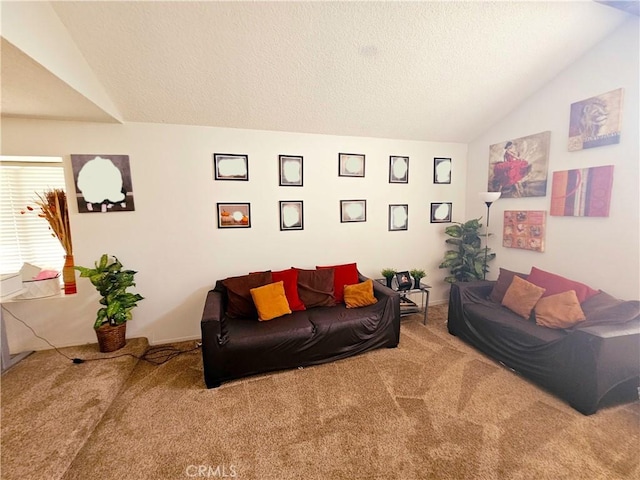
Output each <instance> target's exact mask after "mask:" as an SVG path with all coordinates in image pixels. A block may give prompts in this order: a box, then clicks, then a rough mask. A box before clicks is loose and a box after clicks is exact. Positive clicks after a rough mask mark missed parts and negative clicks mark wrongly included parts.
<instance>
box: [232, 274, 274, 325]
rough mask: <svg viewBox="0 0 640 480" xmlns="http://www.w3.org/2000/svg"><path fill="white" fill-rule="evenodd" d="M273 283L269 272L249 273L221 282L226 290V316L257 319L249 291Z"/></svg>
mask: <svg viewBox="0 0 640 480" xmlns="http://www.w3.org/2000/svg"><path fill="white" fill-rule="evenodd" d="M269 283H273V279H272V277H271V272H261V273H250V274H249V275H242V276H239V277H229V278H227V279H225V280H223V281H222V284H223V285H224V286H225V288H226V289H227V315H228V316H229V317H231V318H258V311H257V310H256V306H255V304H254V303H253V298H252V297H251V289H252V288H257V287H262V286H263V285H267V284H269Z"/></svg>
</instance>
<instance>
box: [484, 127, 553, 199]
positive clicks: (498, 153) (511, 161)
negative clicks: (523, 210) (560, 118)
mask: <svg viewBox="0 0 640 480" xmlns="http://www.w3.org/2000/svg"><path fill="white" fill-rule="evenodd" d="M550 139H551V132H541V133H536V134H534V135H528V136H526V137H521V138H515V139H513V140H507V141H505V142H500V143H496V144H495V145H491V146H490V147H489V185H488V191H489V192H501V193H502V197H503V198H519V197H544V196H545V195H546V194H547V170H548V163H549V141H550Z"/></svg>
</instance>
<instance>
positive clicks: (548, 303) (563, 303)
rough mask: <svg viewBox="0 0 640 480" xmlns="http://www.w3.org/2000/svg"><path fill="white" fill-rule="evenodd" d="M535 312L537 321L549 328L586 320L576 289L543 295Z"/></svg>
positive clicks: (570, 325)
mask: <svg viewBox="0 0 640 480" xmlns="http://www.w3.org/2000/svg"><path fill="white" fill-rule="evenodd" d="M534 312H535V316H536V323H537V324H538V325H542V326H543V327H548V328H569V327H572V326H574V325H575V324H576V323H579V322H582V321H584V320H585V316H584V312H583V311H582V309H581V308H580V302H579V301H578V296H577V295H576V292H575V291H574V290H568V291H566V292H562V293H556V294H555V295H549V296H548V297H542V298H541V299H540V300H538V303H536V306H535V309H534Z"/></svg>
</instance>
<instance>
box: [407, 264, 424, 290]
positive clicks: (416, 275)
mask: <svg viewBox="0 0 640 480" xmlns="http://www.w3.org/2000/svg"><path fill="white" fill-rule="evenodd" d="M409 275H411V277H413V288H415V289H419V288H420V280H422V279H423V278H424V277H425V276H426V275H427V274H426V273H425V271H424V270H419V269H417V268H414V269H413V270H409Z"/></svg>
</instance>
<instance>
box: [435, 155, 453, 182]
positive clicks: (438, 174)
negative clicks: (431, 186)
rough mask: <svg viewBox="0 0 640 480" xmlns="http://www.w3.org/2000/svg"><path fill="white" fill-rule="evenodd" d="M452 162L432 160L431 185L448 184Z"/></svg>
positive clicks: (447, 159) (445, 159)
mask: <svg viewBox="0 0 640 480" xmlns="http://www.w3.org/2000/svg"><path fill="white" fill-rule="evenodd" d="M452 164H453V160H451V159H450V158H444V157H436V158H434V159H433V183H435V184H450V183H451V168H452V166H453V165H452Z"/></svg>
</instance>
